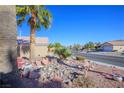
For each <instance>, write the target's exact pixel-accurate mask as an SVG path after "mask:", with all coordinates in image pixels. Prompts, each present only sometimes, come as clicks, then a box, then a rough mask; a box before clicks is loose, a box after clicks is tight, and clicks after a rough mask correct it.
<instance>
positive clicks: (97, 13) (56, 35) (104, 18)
mask: <svg viewBox="0 0 124 93" xmlns="http://www.w3.org/2000/svg"><path fill="white" fill-rule="evenodd" d="M46 8H47V9H48V10H49V11H50V12H51V13H52V16H53V19H52V25H51V28H50V29H48V30H45V29H44V28H41V31H37V32H36V36H37V37H48V38H49V43H53V42H60V43H62V44H63V45H70V44H74V43H75V44H77V43H79V44H85V43H87V42H89V41H93V42H105V41H111V40H120V39H124V6H76V5H75V6H70V5H69V6H62V5H58V6H46ZM20 31H21V32H22V36H29V35H30V29H29V26H28V25H27V23H24V24H23V25H22V26H21V27H18V35H19V32H20Z"/></svg>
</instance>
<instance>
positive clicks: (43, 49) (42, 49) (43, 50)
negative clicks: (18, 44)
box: [20, 45, 48, 58]
mask: <svg viewBox="0 0 124 93" xmlns="http://www.w3.org/2000/svg"><path fill="white" fill-rule="evenodd" d="M20 54H21V55H20V56H21V57H27V58H29V48H28V49H27V48H26V52H25V53H24V50H21V52H20ZM47 54H48V47H47V45H42V46H41V45H36V46H35V47H34V58H36V57H38V55H40V56H41V57H45V56H47Z"/></svg>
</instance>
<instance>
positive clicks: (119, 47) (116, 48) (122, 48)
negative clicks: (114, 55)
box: [113, 46, 124, 52]
mask: <svg viewBox="0 0 124 93" xmlns="http://www.w3.org/2000/svg"><path fill="white" fill-rule="evenodd" d="M113 50H117V51H118V52H123V51H124V46H113Z"/></svg>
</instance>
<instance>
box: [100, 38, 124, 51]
mask: <svg viewBox="0 0 124 93" xmlns="http://www.w3.org/2000/svg"><path fill="white" fill-rule="evenodd" d="M101 48H102V50H103V51H105V52H112V51H117V52H124V40H114V41H109V42H105V43H103V44H102V45H101Z"/></svg>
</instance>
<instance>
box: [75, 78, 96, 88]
mask: <svg viewBox="0 0 124 93" xmlns="http://www.w3.org/2000/svg"><path fill="white" fill-rule="evenodd" d="M73 87H76V88H93V87H95V82H94V81H93V80H92V78H91V77H84V76H80V77H78V78H77V79H75V80H74V81H73Z"/></svg>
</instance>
